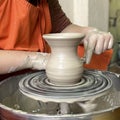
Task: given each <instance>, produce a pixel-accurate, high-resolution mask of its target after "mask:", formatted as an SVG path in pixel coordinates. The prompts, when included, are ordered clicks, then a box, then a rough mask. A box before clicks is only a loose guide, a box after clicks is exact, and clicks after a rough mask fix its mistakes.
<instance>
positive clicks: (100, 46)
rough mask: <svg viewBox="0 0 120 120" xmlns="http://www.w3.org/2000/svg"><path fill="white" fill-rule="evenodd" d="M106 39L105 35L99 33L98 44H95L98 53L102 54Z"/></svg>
mask: <svg viewBox="0 0 120 120" xmlns="http://www.w3.org/2000/svg"><path fill="white" fill-rule="evenodd" d="M104 41H105V39H104V37H103V35H98V37H97V42H96V46H95V51H94V52H95V53H96V54H101V53H102V52H103V48H104Z"/></svg>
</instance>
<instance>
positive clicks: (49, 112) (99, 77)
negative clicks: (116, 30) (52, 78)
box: [0, 70, 120, 120]
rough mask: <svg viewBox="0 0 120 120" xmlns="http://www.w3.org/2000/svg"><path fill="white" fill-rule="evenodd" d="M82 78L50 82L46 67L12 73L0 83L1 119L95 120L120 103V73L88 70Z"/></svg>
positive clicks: (119, 105)
mask: <svg viewBox="0 0 120 120" xmlns="http://www.w3.org/2000/svg"><path fill="white" fill-rule="evenodd" d="M41 77H43V79H44V80H43V79H42V80H41V79H39V78H41ZM28 78H29V79H28ZM88 78H89V79H88ZM86 79H87V80H86ZM83 80H84V82H82V80H81V81H80V83H78V84H76V85H74V86H67V87H62V88H61V87H60V86H55V85H53V84H50V83H49V81H48V80H47V78H46V75H45V72H44V71H38V72H33V73H26V74H22V75H16V76H13V77H10V78H8V79H6V80H5V81H3V82H1V83H0V117H2V120H5V119H6V120H9V119H15V118H16V119H15V120H17V119H19V120H26V119H27V120H39V119H40V120H41V119H42V120H92V117H95V116H97V115H98V114H105V113H106V112H111V111H113V110H114V109H116V108H119V107H120V75H117V74H115V73H111V72H109V71H91V70H90V71H88V70H87V71H85V72H84V75H83ZM111 80H112V81H111ZM36 82H37V83H36ZM33 83H34V84H33ZM31 84H33V85H31ZM36 84H37V88H36ZM19 85H20V86H19ZM50 86H51V89H50V88H49V87H50ZM79 86H81V87H79ZM83 86H84V87H83ZM87 86H89V87H88V88H86V87H87ZM91 86H93V87H91ZM44 87H45V88H44ZM68 88H69V89H70V90H69V89H68ZM36 89H37V90H36ZM39 89H40V90H41V92H40V91H39ZM46 89H47V90H46ZM86 89H87V91H88V93H87V92H86ZM19 90H20V91H19ZM21 91H22V93H21ZM38 91H39V92H38ZM38 93H39V94H38ZM28 96H29V97H28ZM81 96H82V99H81ZM35 97H36V99H33V98H35ZM40 97H41V98H40ZM73 97H75V98H74V99H73ZM46 98H47V100H46V101H45V102H44V101H43V99H46ZM83 98H84V99H83ZM85 98H86V99H85ZM94 98H96V99H94ZM69 99H71V100H72V101H71V103H70V102H69ZM78 100H79V101H78ZM82 100H90V101H82ZM48 101H49V102H48ZM61 101H62V102H61ZM64 101H65V102H64ZM73 101H76V102H73ZM72 102H73V103H72ZM88 108H89V109H88Z"/></svg>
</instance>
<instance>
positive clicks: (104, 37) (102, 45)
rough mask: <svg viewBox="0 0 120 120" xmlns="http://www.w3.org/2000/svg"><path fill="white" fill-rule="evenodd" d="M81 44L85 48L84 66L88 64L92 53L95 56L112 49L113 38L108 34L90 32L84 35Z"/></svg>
mask: <svg viewBox="0 0 120 120" xmlns="http://www.w3.org/2000/svg"><path fill="white" fill-rule="evenodd" d="M83 43H84V46H85V59H86V64H89V63H90V61H91V58H92V54H93V52H94V53H95V54H101V53H102V52H104V51H105V50H107V49H111V48H112V46H113V36H112V35H111V34H110V33H109V32H108V33H106V32H102V31H98V30H92V31H89V32H88V33H87V34H86V37H85V38H84V40H83Z"/></svg>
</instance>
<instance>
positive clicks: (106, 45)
mask: <svg viewBox="0 0 120 120" xmlns="http://www.w3.org/2000/svg"><path fill="white" fill-rule="evenodd" d="M104 39H105V41H104V47H103V52H104V51H105V50H107V49H108V45H109V42H110V39H111V36H110V35H109V34H106V35H104Z"/></svg>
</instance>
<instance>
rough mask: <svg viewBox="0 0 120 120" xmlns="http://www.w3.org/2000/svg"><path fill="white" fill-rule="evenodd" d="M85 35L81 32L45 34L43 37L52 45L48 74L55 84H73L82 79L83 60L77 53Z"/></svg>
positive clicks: (47, 68)
mask: <svg viewBox="0 0 120 120" xmlns="http://www.w3.org/2000/svg"><path fill="white" fill-rule="evenodd" d="M83 37H84V34H81V33H57V34H45V35H43V38H44V39H45V40H46V41H47V42H48V44H49V45H50V47H51V51H52V52H51V57H50V59H49V61H48V64H47V67H46V74H47V76H48V78H49V80H50V82H51V83H53V84H55V85H65V86H66V85H72V84H76V83H78V82H79V81H80V78H81V76H82V73H83V60H82V59H81V58H79V57H78V55H77V46H78V45H79V43H80V41H81V40H82V38H83Z"/></svg>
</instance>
